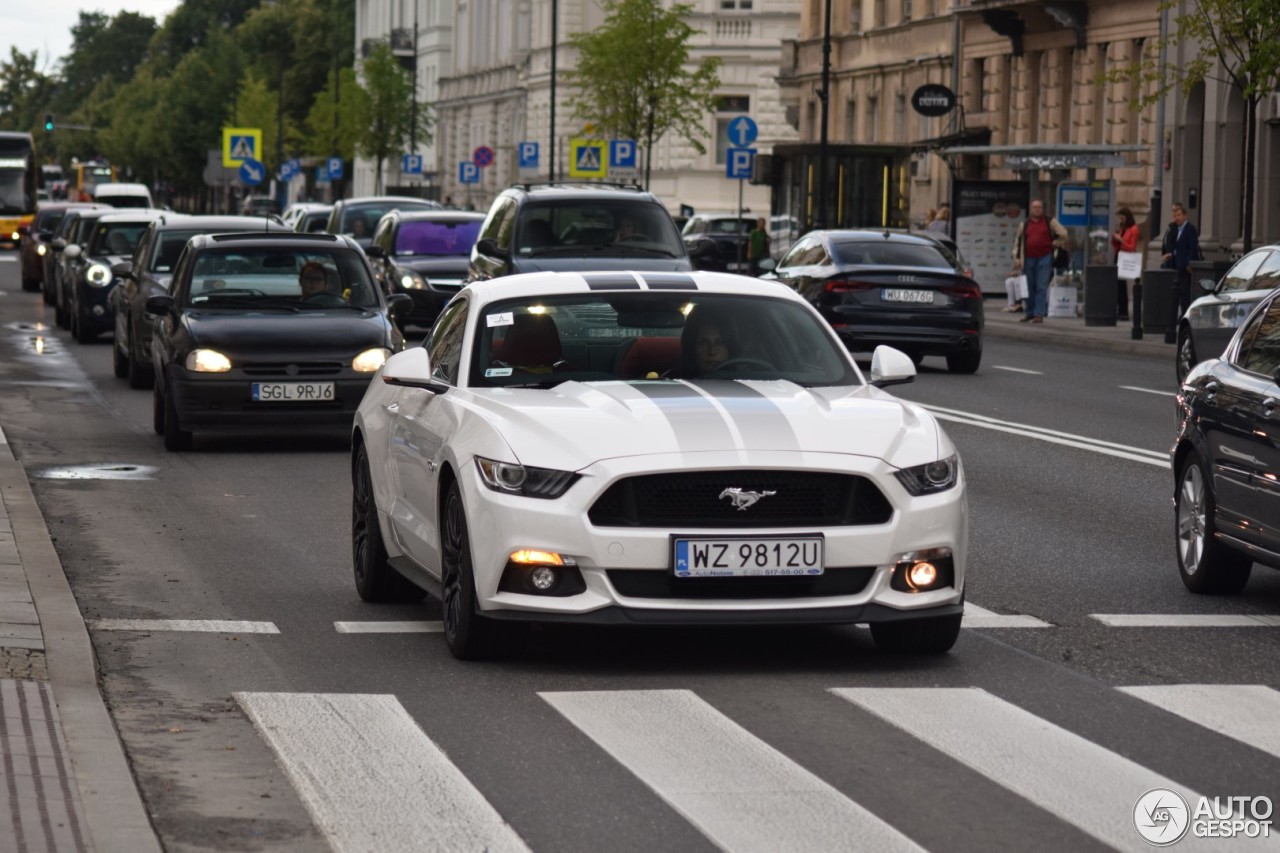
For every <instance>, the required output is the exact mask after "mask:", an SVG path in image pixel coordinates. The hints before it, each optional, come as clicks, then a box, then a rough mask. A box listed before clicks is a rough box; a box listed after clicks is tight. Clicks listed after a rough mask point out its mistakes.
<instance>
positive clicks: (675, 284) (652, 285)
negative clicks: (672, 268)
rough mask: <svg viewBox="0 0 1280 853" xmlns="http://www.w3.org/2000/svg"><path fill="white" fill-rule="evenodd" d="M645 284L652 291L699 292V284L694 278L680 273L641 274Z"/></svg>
mask: <svg viewBox="0 0 1280 853" xmlns="http://www.w3.org/2000/svg"><path fill="white" fill-rule="evenodd" d="M640 277H641V278H642V279H644V283H645V284H646V285H648V286H649V289H650V290H697V289H698V283H697V282H696V281H694V280H693V276H690V275H680V274H679V273H661V272H649V273H640Z"/></svg>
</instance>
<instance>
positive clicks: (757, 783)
mask: <svg viewBox="0 0 1280 853" xmlns="http://www.w3.org/2000/svg"><path fill="white" fill-rule="evenodd" d="M538 695H540V696H541V697H542V698H543V699H545V700H546V701H547V702H548V703H549V704H550V705H551V706H552V707H553V708H555V709H556V710H557V711H559V712H560V713H561V714H563V715H564V716H565V717H566V718H567V719H568V720H569V722H571V723H573V725H575V726H577V727H578V728H579V729H580V730H581V731H582V732H583V733H584V734H586V735H587V737H589V738H591V739H592V740H593V741H595V742H596V743H597V744H599V745H600V747H601V748H603V749H604V751H605V752H607V753H609V754H610V755H611V756H613V757H614V758H615V759H617V760H618V761H619V762H620V763H621V764H622V765H623V766H624V767H626V768H627V769H628V770H630V771H631V772H632V773H634V774H635V775H636V776H637V777H639V778H640V780H641V781H642V782H644V783H645V784H646V785H648V786H649V787H650V788H651V789H653V791H654V793H656V794H657V795H658V796H659V797H661V798H662V799H663V800H665V801H666V802H667V804H668V805H670V806H671V807H672V808H674V809H675V810H676V811H678V812H680V814H682V815H684V817H685V818H687V819H688V820H689V821H690V822H691V823H692V824H693V825H694V826H696V827H697V828H698V829H699V830H700V831H701V832H702V833H703V834H704V835H706V836H707V838H708V839H710V840H711V842H712V843H713V844H715V845H717V846H718V847H720V848H721V849H723V850H731V851H749V850H758V851H764V852H765V853H774V851H778V850H920V849H921V848H920V847H918V846H917V845H916V844H915V842H913V841H911V839H909V838H907V837H906V836H905V835H902V834H901V833H900V832H898V830H896V829H894V828H893V827H892V826H890V825H889V824H888V823H885V822H884V821H883V820H881V819H880V818H878V817H876V816H875V815H874V814H872V813H871V812H869V811H867V810H866V809H864V808H863V807H862V806H860V805H858V804H857V803H855V802H853V801H852V800H850V799H849V798H847V797H845V796H844V795H843V794H841V793H840V792H839V791H837V790H836V789H835V788H833V787H831V786H830V785H828V784H827V783H826V782H823V781H822V780H821V779H819V778H818V777H816V776H814V775H813V774H812V773H810V772H809V771H808V770H805V769H804V768H803V767H801V766H799V765H798V764H796V763H795V762H793V761H791V759H789V758H787V757H786V756H784V755H783V754H782V753H780V752H778V751H777V750H776V749H774V748H773V747H771V746H769V745H768V744H767V743H765V742H764V741H762V740H760V739H759V738H757V737H755V736H754V735H752V734H751V733H750V732H748V731H747V730H746V729H744V728H742V727H741V726H739V725H738V724H737V723H735V722H734V721H733V720H731V719H729V718H728V717H726V716H725V715H724V714H721V713H720V712H719V711H717V710H716V709H715V708H713V707H711V706H710V705H709V704H707V703H706V702H704V701H703V700H702V699H700V698H698V697H697V696H696V695H694V694H693V693H692V692H691V691H688V690H619V691H598V692H573V693H540V694H538Z"/></svg>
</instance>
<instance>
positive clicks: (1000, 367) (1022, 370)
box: [991, 364, 1044, 376]
mask: <svg viewBox="0 0 1280 853" xmlns="http://www.w3.org/2000/svg"><path fill="white" fill-rule="evenodd" d="M991 367H992V369H994V370H1007V371H1009V372H1010V373H1028V374H1030V375H1032V376H1044V371H1043V370H1027V369H1026V368H1025V367H1005V366H1004V365H1003V364H993V365H991Z"/></svg>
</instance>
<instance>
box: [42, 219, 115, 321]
mask: <svg viewBox="0 0 1280 853" xmlns="http://www.w3.org/2000/svg"><path fill="white" fill-rule="evenodd" d="M115 210H116V209H115V208H114V207H96V208H93V209H90V210H72V211H69V212H68V213H67V216H66V218H65V219H64V220H63V223H64V224H65V225H66V228H65V229H64V228H59V229H58V236H55V237H54V238H53V242H51V243H50V244H49V245H50V247H52V249H53V251H54V254H55V258H54V262H53V308H54V311H53V316H54V321H55V322H56V323H57V324H58V326H59V327H61V328H63V329H70V328H71V299H72V296H71V290H72V288H74V287H75V281H76V279H77V278H79V277H80V276H81V275H82V274H83V273H84V270H85V268H86V266H87V265H88V255H87V250H88V248H89V240H90V239H91V238H92V237H93V229H94V226H96V225H97V224H98V220H99V219H101V218H102V217H103V216H106V215H107V214H108V213H112V212H115Z"/></svg>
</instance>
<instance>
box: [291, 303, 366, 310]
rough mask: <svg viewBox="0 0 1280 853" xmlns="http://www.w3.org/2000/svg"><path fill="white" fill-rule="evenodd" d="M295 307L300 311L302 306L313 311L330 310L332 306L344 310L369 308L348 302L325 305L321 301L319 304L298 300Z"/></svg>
mask: <svg viewBox="0 0 1280 853" xmlns="http://www.w3.org/2000/svg"><path fill="white" fill-rule="evenodd" d="M297 308H298V310H299V311H301V310H302V309H303V308H306V309H308V310H315V311H330V310H332V309H334V308H337V309H341V310H346V311H368V310H369V309H368V308H367V307H365V308H362V307H360V306H359V305H350V304H343V305H337V304H334V305H325V304H324V303H323V302H322V303H319V304H316V303H314V302H299V303H297Z"/></svg>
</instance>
